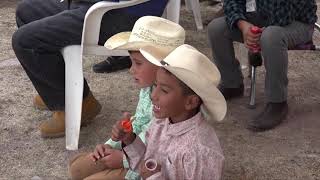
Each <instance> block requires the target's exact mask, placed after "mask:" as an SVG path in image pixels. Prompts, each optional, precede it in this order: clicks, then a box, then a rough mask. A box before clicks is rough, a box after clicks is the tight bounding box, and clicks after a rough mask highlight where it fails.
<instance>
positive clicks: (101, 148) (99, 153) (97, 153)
mask: <svg viewBox="0 0 320 180" xmlns="http://www.w3.org/2000/svg"><path fill="white" fill-rule="evenodd" d="M106 149H112V147H111V146H110V145H108V144H98V145H97V146H96V148H95V149H94V151H93V152H92V153H90V154H89V156H90V159H91V160H92V161H94V162H96V161H97V160H99V159H101V158H103V157H104V156H105V151H106Z"/></svg>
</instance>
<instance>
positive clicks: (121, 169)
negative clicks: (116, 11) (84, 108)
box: [69, 16, 185, 180]
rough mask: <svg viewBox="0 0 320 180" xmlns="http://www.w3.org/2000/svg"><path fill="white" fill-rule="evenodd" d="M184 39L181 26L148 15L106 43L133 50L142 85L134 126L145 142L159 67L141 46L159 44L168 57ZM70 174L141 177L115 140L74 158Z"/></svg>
mask: <svg viewBox="0 0 320 180" xmlns="http://www.w3.org/2000/svg"><path fill="white" fill-rule="evenodd" d="M169 31H170V32H169ZM171 31H172V32H171ZM184 38H185V31H184V29H183V28H182V27H181V26H180V25H178V24H175V23H173V22H171V21H168V20H166V19H163V18H159V17H153V16H145V17H142V18H140V19H139V20H138V21H137V22H136V23H135V25H134V27H133V29H132V32H123V33H119V34H116V35H114V36H113V37H111V38H110V39H108V41H107V42H106V43H105V46H106V47H107V48H109V49H122V50H129V54H130V58H131V61H132V66H131V68H130V73H131V74H132V76H133V78H134V81H135V83H136V84H137V85H138V87H139V88H141V90H140V95H139V102H138V106H137V109H136V113H135V115H134V118H135V120H134V122H133V124H132V126H133V132H134V133H135V134H137V135H138V136H139V138H140V139H141V140H142V141H144V138H145V131H146V129H147V128H148V127H149V125H150V123H149V122H150V120H151V116H152V104H151V99H150V95H151V89H152V85H153V84H154V81H155V77H156V72H157V69H158V67H157V66H156V65H154V64H152V63H150V62H149V61H148V60H146V59H145V57H144V56H143V55H142V54H141V53H140V52H139V49H140V48H141V47H144V46H147V45H148V46H152V47H155V48H157V49H159V50H160V51H161V53H160V54H159V57H161V58H164V57H165V56H166V55H168V54H169V52H171V51H172V50H173V49H175V48H176V47H178V46H179V45H181V44H183V42H184ZM69 174H70V177H71V178H72V179H87V180H88V179H111V180H117V179H139V175H138V174H137V173H135V172H133V171H131V170H128V162H127V161H126V158H125V156H124V155H123V153H122V151H121V144H120V143H119V142H114V141H112V140H111V139H109V140H108V141H107V142H106V143H105V144H99V145H97V146H96V148H95V150H94V151H93V152H92V153H82V154H78V155H76V156H75V157H74V158H72V159H71V160H70V162H69Z"/></svg>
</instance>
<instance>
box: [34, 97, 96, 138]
mask: <svg viewBox="0 0 320 180" xmlns="http://www.w3.org/2000/svg"><path fill="white" fill-rule="evenodd" d="M100 110H101V105H100V104H99V102H98V101H97V100H96V99H95V98H94V97H93V95H92V94H91V93H89V95H88V96H87V97H86V98H85V99H84V100H83V103H82V114H81V126H84V125H87V124H89V123H90V122H91V121H92V120H93V119H94V118H95V117H96V116H97V115H98V114H99V112H100ZM40 132H41V137H44V138H54V137H62V136H64V135H65V112H64V111H53V115H52V118H51V119H50V120H47V121H45V122H43V123H41V125H40Z"/></svg>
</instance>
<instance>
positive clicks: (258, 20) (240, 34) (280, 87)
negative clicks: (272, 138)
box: [208, 0, 317, 131]
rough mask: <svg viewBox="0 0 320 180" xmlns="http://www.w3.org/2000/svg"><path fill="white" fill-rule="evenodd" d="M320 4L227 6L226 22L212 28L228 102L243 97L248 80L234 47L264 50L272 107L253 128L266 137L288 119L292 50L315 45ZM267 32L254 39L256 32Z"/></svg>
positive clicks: (227, 2)
mask: <svg viewBox="0 0 320 180" xmlns="http://www.w3.org/2000/svg"><path fill="white" fill-rule="evenodd" d="M316 11H317V5H316V2H315V0H308V1H299V0H290V1H288V0H240V1H239V0H224V12H225V17H222V18H218V19H214V20H213V21H212V22H211V23H210V24H209V25H208V33H209V41H210V44H211V48H212V53H213V61H214V62H215V64H216V65H217V67H218V68H219V70H220V72H221V76H222V78H221V83H220V90H221V92H222V94H223V95H224V96H225V98H226V99H232V98H236V97H240V96H242V95H243V91H244V87H243V76H242V74H241V69H240V66H239V62H238V61H236V59H235V54H234V47H233V41H238V42H243V43H244V44H245V45H246V47H247V48H249V49H253V48H254V47H258V46H260V47H261V54H262V57H263V60H264V65H265V69H266V77H265V94H266V101H267V103H266V106H265V108H264V109H263V111H262V112H261V113H259V114H258V115H257V116H256V117H254V118H253V119H252V121H250V123H249V125H248V128H249V129H250V130H253V131H264V130H268V129H271V128H274V127H275V126H277V125H279V124H280V123H281V122H282V121H283V120H284V119H285V118H286V116H287V113H288V104H287V91H288V90H287V88H288V77H287V72H288V52H287V50H288V48H292V47H295V46H296V45H298V44H303V43H306V42H308V41H310V40H311V39H312V35H313V26H314V23H315V22H316V20H317V15H316ZM253 26H258V27H260V28H263V29H262V30H263V31H262V33H258V34H255V33H252V32H251V31H250V29H251V27H253Z"/></svg>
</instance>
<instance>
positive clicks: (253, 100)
mask: <svg viewBox="0 0 320 180" xmlns="http://www.w3.org/2000/svg"><path fill="white" fill-rule="evenodd" d="M256 68H257V67H255V66H251V86H250V103H249V108H250V109H254V108H256Z"/></svg>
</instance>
